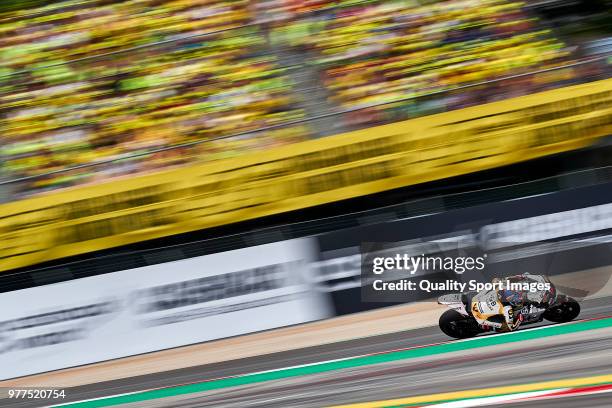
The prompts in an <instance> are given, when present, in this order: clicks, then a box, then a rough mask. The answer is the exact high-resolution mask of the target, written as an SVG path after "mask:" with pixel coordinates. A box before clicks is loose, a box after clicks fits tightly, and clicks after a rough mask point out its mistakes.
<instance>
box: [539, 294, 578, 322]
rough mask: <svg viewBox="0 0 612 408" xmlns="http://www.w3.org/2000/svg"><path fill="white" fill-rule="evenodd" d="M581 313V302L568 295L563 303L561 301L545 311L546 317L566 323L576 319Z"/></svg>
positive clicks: (549, 319) (550, 320)
mask: <svg viewBox="0 0 612 408" xmlns="http://www.w3.org/2000/svg"><path fill="white" fill-rule="evenodd" d="M579 314H580V304H579V303H578V302H576V301H575V300H574V299H572V298H570V297H568V298H567V300H566V301H565V302H563V303H559V304H558V305H555V306H553V307H551V308H550V309H548V310H547V311H546V312H544V316H543V317H544V319H546V320H548V321H549V322H553V323H566V322H570V321H572V320H574V319H575V318H577V317H578V315H579Z"/></svg>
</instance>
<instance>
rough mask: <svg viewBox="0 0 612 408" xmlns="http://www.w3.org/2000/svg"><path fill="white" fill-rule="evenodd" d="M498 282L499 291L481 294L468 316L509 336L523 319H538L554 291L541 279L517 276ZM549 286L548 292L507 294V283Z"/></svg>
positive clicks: (541, 277) (542, 277) (478, 294)
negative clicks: (534, 317)
mask: <svg viewBox="0 0 612 408" xmlns="http://www.w3.org/2000/svg"><path fill="white" fill-rule="evenodd" d="M493 282H494V283H496V282H500V283H501V284H500V285H499V286H501V287H502V289H493V290H488V291H487V290H484V291H481V292H479V293H477V294H476V295H474V297H473V298H472V302H471V310H470V312H471V314H472V316H474V318H475V319H476V321H477V322H478V324H480V326H482V327H483V328H485V329H493V330H495V331H499V332H509V331H514V330H516V329H518V327H519V326H520V325H521V323H522V322H523V320H524V319H525V316H526V315H527V316H530V315H532V314H533V315H534V316H536V318H537V316H539V314H541V313H542V312H543V311H544V310H546V308H547V307H548V305H549V304H550V303H551V302H552V301H553V300H554V295H555V291H554V287H553V286H552V284H551V283H550V281H549V280H548V279H547V278H546V277H544V276H541V275H530V274H523V275H516V276H510V277H508V278H505V279H504V280H501V281H500V280H494V281H493ZM509 282H510V283H548V284H549V285H550V288H551V289H549V290H538V291H528V290H509V289H507V288H508V286H509V285H507V283H509Z"/></svg>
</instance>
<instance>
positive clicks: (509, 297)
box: [499, 290, 523, 306]
mask: <svg viewBox="0 0 612 408" xmlns="http://www.w3.org/2000/svg"><path fill="white" fill-rule="evenodd" d="M499 297H500V300H501V302H502V303H509V304H511V305H513V306H516V305H520V304H522V303H523V294H522V293H521V292H517V291H515V290H501V291H500V292H499Z"/></svg>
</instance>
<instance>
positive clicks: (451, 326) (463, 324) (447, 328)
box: [438, 310, 481, 339]
mask: <svg viewBox="0 0 612 408" xmlns="http://www.w3.org/2000/svg"><path fill="white" fill-rule="evenodd" d="M438 324H439V326H440V330H442V332H443V333H444V334H446V335H447V336H449V337H454V338H456V339H466V338H468V337H474V336H476V335H477V334H478V333H480V331H481V330H480V328H479V327H478V323H476V320H474V318H473V317H470V316H464V315H462V314H461V313H459V312H457V311H455V310H447V311H446V312H444V313H443V314H442V316H440V320H439V321H438Z"/></svg>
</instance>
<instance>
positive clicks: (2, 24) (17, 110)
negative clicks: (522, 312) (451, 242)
mask: <svg viewBox="0 0 612 408" xmlns="http://www.w3.org/2000/svg"><path fill="white" fill-rule="evenodd" d="M611 13H612V5H611V3H610V1H609V0H545V1H541V0H527V1H522V2H519V1H508V0H456V1H435V0H422V1H418V0H414V1H408V0H406V1H399V0H398V1H375V0H362V1H360V0H347V1H324V0H308V1H297V0H248V1H245V0H236V1H223V0H126V1H117V0H71V1H56V2H46V1H42V0H40V1H39V0H21V1H8V0H7V1H3V2H1V4H0V203H1V204H0V292H1V294H0V304H1V305H2V306H3V308H2V310H4V311H6V312H5V313H4V312H3V313H4V315H3V316H2V317H1V320H2V323H1V325H0V327H2V329H1V330H2V332H1V333H2V337H1V338H2V343H3V346H2V351H1V355H0V361H3V362H4V363H3V365H2V366H3V368H1V369H0V373H2V379H9V378H14V377H21V376H24V375H31V374H37V373H42V372H48V371H52V370H58V369H64V368H68V367H72V366H78V365H83V364H90V363H96V362H100V361H105V360H109V359H115V358H122V357H128V356H132V355H136V354H141V353H146V352H152V351H158V350H163V349H168V348H171V347H179V346H185V345H189V344H195V343H200V342H204V341H210V340H216V339H222V338H227V337H231V336H236V335H244V334H248V333H253V332H258V331H261V330H268V329H274V328H279V327H283V326H287V325H295V324H301V323H305V322H311V321H317V320H321V319H327V318H333V317H336V318H337V317H338V316H350V315H352V314H355V313H358V312H364V311H371V310H372V309H378V308H383V309H384V306H388V305H386V304H371V303H365V302H362V301H361V299H360V296H359V286H360V285H359V268H360V265H359V263H360V253H359V245H360V244H361V243H362V242H364V241H368V240H376V241H380V242H397V243H398V246H399V247H401V245H402V244H401V243H402V242H405V241H407V240H418V241H419V242H423V241H427V240H435V239H439V238H444V239H465V237H466V236H470V237H474V239H475V240H479V241H480V242H486V241H487V239H488V237H491V236H493V235H495V234H496V235H495V239H504V238H505V239H506V240H507V242H515V243H517V245H516V246H519V247H520V245H522V244H535V243H537V242H540V241H551V240H552V241H553V242H555V246H554V249H550V248H548V249H546V250H542V249H541V248H540V250H531V249H530V251H529V254H530V255H529V256H523V255H521V256H519V255H517V253H521V249H520V248H519V249H515V252H510V253H507V254H505V256H506V258H505V259H506V261H507V262H510V264H508V265H509V266H507V267H506V268H505V269H504V268H502V269H504V270H507V272H508V273H510V272H511V271H512V270H514V269H516V265H517V264H516V263H515V262H519V259H522V260H525V259H526V258H528V259H529V260H528V261H525V262H527V265H531V267H532V268H536V266H537V267H539V266H542V265H545V266H543V269H545V270H543V271H535V270H531V271H529V272H532V273H538V272H539V273H547V274H551V275H559V276H561V278H560V279H561V281H562V282H563V284H564V285H565V288H566V289H568V290H570V291H572V290H573V292H572V295H574V296H576V297H579V298H581V299H586V298H589V297H590V296H591V295H593V294H596V293H599V292H601V291H602V290H603V291H604V292H605V290H607V289H605V288H606V287H607V286H606V285H607V284H608V281H609V277H610V272H609V266H610V265H612V258H610V257H609V255H610V254H612V251H610V245H609V243H608V241H609V240H608V238H607V237H608V234H609V232H610V231H609V230H610V229H612V211H610V210H609V205H610V203H612V196H610V194H611V193H612V167H610V166H611V165H612V148H611V146H610V139H609V136H610V134H611V133H612V132H611V130H612V104H611V103H610V102H611V101H612V79H610V77H611V75H612V34H611V32H612V14H611ZM513 223H514V224H513ZM491 231H493V232H495V234H493V235H491ZM517 231H522V232H523V235H521V234H518V232H517ZM529 233H531V235H530V234H529ZM487 234H489V235H487ZM504 234H505V235H504ZM500 237H501V238H500ZM491 239H492V238H491ZM585 240H586V241H585ZM576 242H579V243H578V244H577V243H576ZM585 242H586V244H585ZM561 244H563V245H561ZM226 251H232V252H227V253H225V252H226ZM512 254H514V255H512ZM538 257H544V258H545V260H542V259H543V258H538ZM609 258H610V259H609ZM551 259H556V261H554V262H553V261H551ZM500 262H505V261H500ZM520 262H523V261H520ZM529 262H532V263H529ZM521 265H523V264H521ZM520 272H523V271H520ZM576 274H578V275H576ZM589 280H592V282H595V283H593V284H592V285H589V284H586V285H585V282H587V283H588V282H589ZM581 284H582V286H581ZM604 292H601V293H604ZM601 293H600V295H601ZM604 294H605V296H604V295H601V296H599V297H602V296H603V297H604V298H606V296H609V295H612V293H610V294H608V293H607V292H605V293H604ZM26 299H29V300H26ZM413 300H414V301H417V300H425V299H413ZM409 306H410V305H409ZM395 307H397V305H396V306H395ZM597 307H600V306H596V307H595V308H597ZM606 307H607V306H606ZM606 307H602V308H600V309H597V310H600V311H601V313H604V312H606V311H608V312H609V310H607V309H606ZM432 310H433V309H432ZM436 313H437V311H436ZM597 313H599V312H590V315H592V316H597ZM126 315H127V317H126ZM430 317H431V316H430ZM430 317H428V318H429V319H430ZM227 319H229V320H227ZM372 319H373V318H372ZM372 319H370V323H372V321H371V320H372ZM230 320H231V321H232V324H231V325H230V324H229V323H228V322H229V321H230ZM366 320H367V319H366ZM430 320H431V319H430ZM434 320H435V318H434ZM434 324H435V322H434ZM229 326H231V327H229ZM203 328H206V330H203ZM411 328H412V327H402V329H404V330H407V329H411ZM169 331H171V332H172V333H173V335H170V336H169V335H167V333H168V332H169ZM347 333H348V331H347ZM347 336H348V337H347ZM351 336H353V335H349V334H347V335H346V336H344V337H342V336H341V337H339V338H338V341H339V340H340V339H342V340H348V339H350V338H351ZM415 336H416V335H415ZM415 338H416V337H415ZM143 339H147V341H143ZM332 340H333V338H332ZM419 341H420V340H419ZM115 343H116V344H115ZM119 345H121V346H119ZM310 345H312V344H310ZM304 346H306V344H305V345H304ZM380 347H385V346H384V345H380ZM255 349H256V348H255ZM91 350H97V351H96V353H93V352H91ZM277 351H279V350H277ZM39 352H44V354H45V356H47V357H45V358H41V355H40V354H39ZM268 352H271V351H270V350H268ZM260 354H264V352H263V351H262V352H260ZM194 361H195V360H194ZM306 362H307V361H306ZM194 364H195V363H194ZM202 364H204V363H202ZM171 368H177V367H174V366H172V367H170V366H159V367H157V370H158V371H159V372H163V371H166V370H170V369H171ZM129 370H130V369H129V368H127V371H126V372H127V373H128V374H130V371H129ZM238 371H239V370H238ZM196 374H197V373H196ZM96 375H101V374H100V373H97V374H96ZM132 375H134V376H135V375H137V370H136V369H134V373H133V374H132ZM198 378H199V377H198ZM107 379H108V380H111V379H112V380H114V379H116V378H115V377H112V376H110V377H108V378H107ZM173 381H175V380H173V377H172V376H168V377H167V383H171V382H173ZM89 383H91V381H90V382H89ZM89 383H78V382H73V383H70V382H68V383H67V384H70V385H84V384H89ZM166 385H167V384H166ZM125 387H127V388H126V389H129V390H135V389H136V390H137V389H138V387H141V385H140V383H139V384H136V383H133V384H128V385H125ZM130 387H132V388H130ZM102 389H103V387H101V388H100V390H102ZM94 391H95V390H93V391H92V390H91V389H90V390H86V391H84V394H83V395H90V394H91V395H93V394H95V392H102V391H95V392H94ZM87 393H89V394H87ZM92 393H93V394H92ZM96 396H99V394H96ZM325 402H326V403H329V402H335V400H333V401H332V400H330V401H325Z"/></svg>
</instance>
